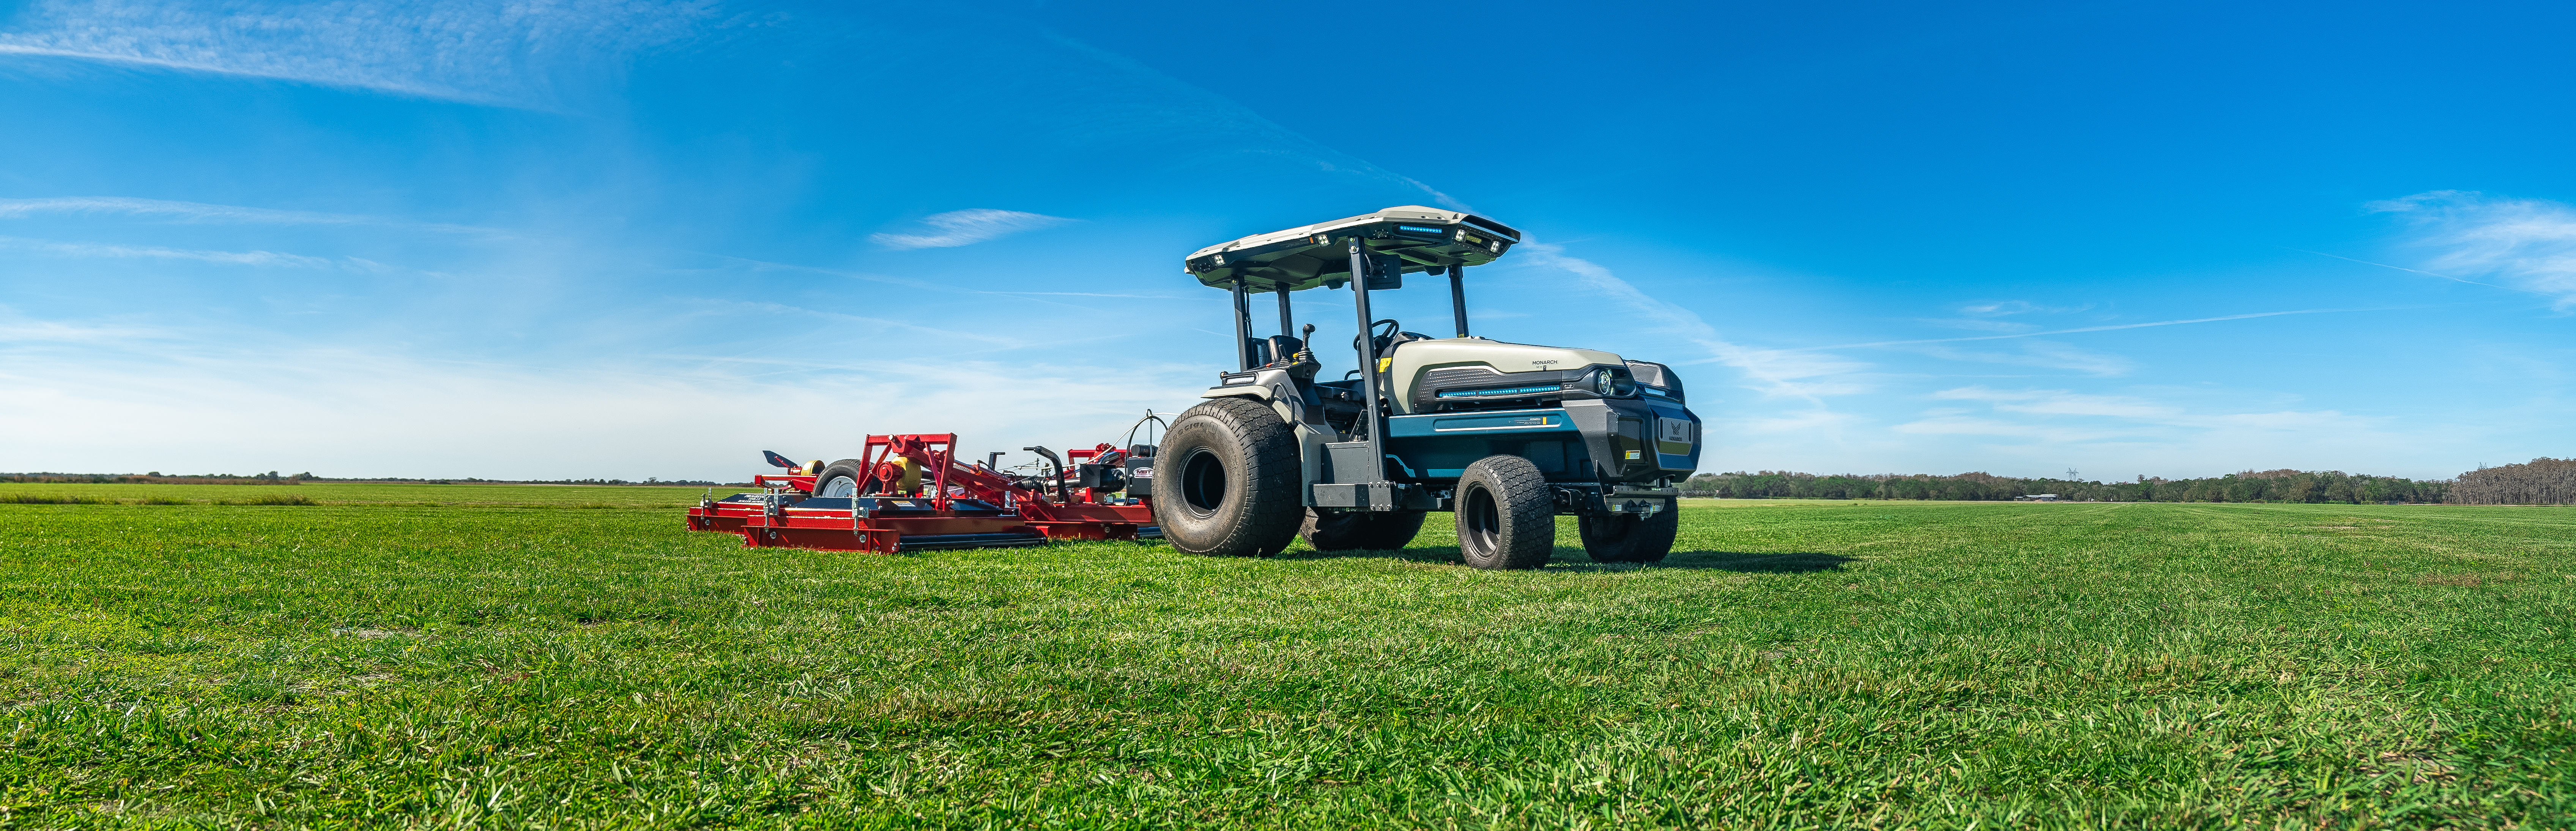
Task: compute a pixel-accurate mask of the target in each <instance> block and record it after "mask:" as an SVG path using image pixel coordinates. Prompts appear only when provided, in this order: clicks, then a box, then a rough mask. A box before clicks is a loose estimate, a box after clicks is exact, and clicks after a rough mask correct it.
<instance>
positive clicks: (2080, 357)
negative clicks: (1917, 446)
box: [1907, 340, 2136, 377]
mask: <svg viewBox="0 0 2576 831" xmlns="http://www.w3.org/2000/svg"><path fill="white" fill-rule="evenodd" d="M2020 346H2021V349H2020V350H2019V351H2014V352H1990V351H1973V350H1966V349H1957V348H1953V347H1949V346H1943V345H1941V344H1921V345H1917V346H1913V347H1907V348H1908V349H1910V350H1911V351H1915V352H1920V353H1923V354H1925V355H1930V356H1932V357H1935V358H1941V359H1944V360H1952V361H1975V362H1979V363H1990V364H2014V365H2019V366H2035V367H2044V368H2048V369H2071V370H2075V371H2077V372H2081V373H2084V374H2086V375H2095V376H2102V377H2112V376H2118V375H2127V374H2129V371H2130V370H2131V369H2134V368H2136V364H2134V363H2132V362H2131V361H2130V360H2129V359H2127V358H2123V357H2120V356H2118V355H2105V354H2102V353H2099V352H2092V351H2088V350H2084V349H2079V348H2076V347H2075V346H2072V345H2069V344H2063V343H2058V342H2056V341H2044V340H2038V341H2024V342H2023V343H2022V344H2021V345H2020Z"/></svg>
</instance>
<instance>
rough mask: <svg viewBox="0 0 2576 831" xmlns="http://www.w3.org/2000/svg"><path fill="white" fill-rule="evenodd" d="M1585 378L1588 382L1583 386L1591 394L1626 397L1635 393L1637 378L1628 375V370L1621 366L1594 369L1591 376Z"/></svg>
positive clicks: (1605, 396) (1604, 396) (1606, 396)
mask: <svg viewBox="0 0 2576 831" xmlns="http://www.w3.org/2000/svg"><path fill="white" fill-rule="evenodd" d="M1585 380H1586V381H1588V382H1589V383H1587V384H1585V385H1584V386H1585V388H1587V389H1590V390H1592V394H1593V395H1598V396H1601V397H1603V398H1626V397H1628V396H1631V395H1636V394H1637V379H1635V378H1633V377H1630V376H1629V375H1628V370H1627V369H1626V368H1623V367H1602V368H1600V369H1595V370H1593V371H1592V377H1590V378H1587V379H1585Z"/></svg>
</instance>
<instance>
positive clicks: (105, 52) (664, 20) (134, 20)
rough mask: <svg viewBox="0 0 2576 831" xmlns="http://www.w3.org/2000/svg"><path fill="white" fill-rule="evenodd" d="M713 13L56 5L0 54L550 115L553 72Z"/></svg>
mask: <svg viewBox="0 0 2576 831" xmlns="http://www.w3.org/2000/svg"><path fill="white" fill-rule="evenodd" d="M713 9H714V3H712V2H710V1H709V0H691V1H689V2H674V3H645V2H627V0H541V2H519V1H518V0H427V1H426V2H371V1H370V0H342V1H341V2H321V3H303V4H297V3H277V2H256V0H254V1H253V2H224V3H215V2H196V3H189V2H165V3H140V2H126V1H125V0H86V2H83V1H82V0H55V1H54V2H45V3H39V4H37V5H36V6H34V7H33V8H32V9H30V10H29V11H28V12H27V13H26V14H25V15H24V16H23V17H22V18H21V23H20V26H19V27H18V28H17V29H16V30H15V31H10V32H6V33H0V54H15V55H24V56H41V57H60V58H73V59H79V60H91V61H105V62H111V63H120V64H126V65H131V66H148V67H158V68H164V69H176V70H183V71H191V72H208V73H217V74H225V75H240V76H249V77H258V78H276V79H282V80H290V81H301V82H306V83H315V84H325V85H330V86H338V87H350V88H357V89H367V90H375V91H379V92H389V93H395V94H400V95H411V96H419V97H425V98H440V99H448V100H456V101H467V102H475V103H490V104H506V105H511V106H547V105H548V104H549V103H550V102H549V101H547V100H546V99H549V98H551V93H552V89H551V85H552V83H553V79H552V78H550V77H548V72H547V69H548V68H549V67H547V66H544V65H542V64H544V63H545V62H550V61H551V62H559V64H558V66H557V67H555V68H571V67H578V66H579V65H580V64H582V63H585V62H599V61H602V60H611V59H615V58H619V57H622V56H623V55H624V54H626V53H629V52H632V51H634V50H636V49H640V48H644V47H647V46H653V45H658V44H662V43H667V42H670V41H672V40H676V39H678V38H680V37H683V36H685V35H686V34H687V33H688V32H689V31H690V30H691V28H692V27H693V26H695V25H696V24H697V23H698V22H699V21H702V20H704V19H706V18H707V17H709V16H710V15H711V14H712V12H713Z"/></svg>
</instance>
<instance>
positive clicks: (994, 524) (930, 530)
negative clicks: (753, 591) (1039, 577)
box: [689, 433, 1154, 554]
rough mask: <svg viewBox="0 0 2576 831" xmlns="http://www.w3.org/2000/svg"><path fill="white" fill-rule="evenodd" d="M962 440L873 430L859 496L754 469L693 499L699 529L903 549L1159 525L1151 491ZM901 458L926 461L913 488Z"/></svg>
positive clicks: (1097, 456) (1096, 453)
mask: <svg viewBox="0 0 2576 831" xmlns="http://www.w3.org/2000/svg"><path fill="white" fill-rule="evenodd" d="M956 448H957V434H955V433H901V434H895V435H887V436H869V437H867V446H866V448H865V449H863V450H862V451H861V453H860V455H859V459H858V460H857V461H858V462H860V466H859V469H860V470H861V471H862V476H863V477H865V479H866V481H863V482H861V483H859V492H860V493H861V494H862V495H861V496H858V497H855V499H854V501H853V502H852V503H842V506H840V507H832V506H828V505H817V506H814V507H811V508H806V507H801V503H803V502H805V501H806V500H808V499H811V498H812V497H810V496H809V494H811V493H813V491H814V488H815V479H816V478H817V477H815V476H812V475H801V474H791V475H784V476H769V475H763V476H754V477H752V480H751V481H752V484H754V485H759V486H761V487H762V488H764V492H763V493H759V494H739V495H736V496H733V497H729V498H727V499H726V500H724V501H716V500H712V499H709V500H702V501H700V502H699V503H698V506H697V507H694V508H690V509H689V530H692V531H716V532H730V533H736V534H741V535H742V540H743V545H744V546H745V547H749V548H771V547H786V548H815V549H824V550H830V551H866V552H872V553H877V554H894V553H898V552H901V551H903V550H904V549H905V547H906V542H907V540H909V541H911V544H912V547H914V548H922V547H937V548H977V547H993V546H1015V545H1031V544H1039V543H1044V542H1048V541H1052V540H1132V539H1136V538H1137V535H1138V532H1139V531H1141V530H1143V529H1147V528H1150V527H1151V526H1152V525H1153V522H1154V510H1153V505H1152V503H1151V502H1150V501H1148V500H1146V499H1132V500H1126V501H1123V502H1121V501H1116V500H1107V497H1108V494H1105V493H1094V492H1093V489H1090V488H1072V487H1070V485H1069V483H1067V482H1066V481H1065V478H1067V477H1070V476H1072V475H1073V474H1074V472H1073V471H1059V472H1058V476H1057V477H1056V478H1055V481H1053V482H1050V483H1045V484H1048V485H1052V486H1053V487H1034V488H1033V487H1029V486H1028V485H1027V484H1024V482H1025V480H1020V479H1014V478H1011V477H1009V476H1005V475H1003V474H1002V473H1001V472H999V471H995V470H993V469H991V468H987V467H984V466H982V465H975V464H965V463H961V462H959V461H958V460H957V458H956ZM1066 455H1067V456H1069V457H1071V458H1072V459H1073V460H1075V461H1076V462H1077V463H1079V462H1080V461H1082V460H1090V461H1092V462H1093V463H1095V464H1116V463H1118V462H1121V461H1124V460H1125V457H1126V451H1125V450H1122V449H1119V448H1118V447H1117V446H1116V445H1111V444H1101V445H1098V446H1096V447H1093V448H1090V449H1085V450H1073V451H1070V452H1068V453H1066ZM898 459H900V460H903V462H909V463H910V467H911V469H914V470H918V471H920V476H919V477H918V479H916V480H915V481H916V483H917V484H916V486H915V489H914V490H913V492H910V493H903V492H899V491H900V490H901V488H902V484H903V481H904V479H905V478H906V474H907V473H908V472H909V471H908V470H907V466H906V464H904V463H903V462H898V461H897V460H898ZM1058 494H1061V495H1062V496H1061V498H1058ZM830 501H832V502H839V501H840V500H838V499H834V500H830Z"/></svg>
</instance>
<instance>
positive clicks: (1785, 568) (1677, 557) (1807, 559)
mask: <svg viewBox="0 0 2576 831" xmlns="http://www.w3.org/2000/svg"><path fill="white" fill-rule="evenodd" d="M1346 557H1370V558H1377V559H1387V560H1405V561H1409V562H1416V563H1446V564H1449V565H1458V566H1463V565H1466V560H1465V559H1464V558H1462V557H1460V556H1459V554H1458V547H1457V546H1454V545H1448V546H1437V547H1432V546H1424V547H1420V548H1406V549H1402V550H1395V551H1384V550H1375V551H1373V550H1352V551H1315V550H1312V549H1308V550H1304V551H1296V552H1291V553H1285V554H1281V555H1279V558H1280V559H1283V560H1331V559H1340V558H1346ZM1855 559H1857V558H1854V557H1845V556H1842V555H1840V554H1826V553H1823V552H1819V551H1792V552H1742V551H1675V552H1673V553H1672V554H1671V555H1669V556H1667V557H1665V558H1664V561H1663V562H1660V563H1653V564H1650V565H1647V566H1645V567H1646V568H1682V569H1708V570H1713V571H1735V572H1743V573H1746V574H1806V573H1809V572H1816V571H1834V570H1838V569H1841V568H1842V567H1843V564H1844V563H1848V562H1852V561H1853V560H1855ZM1548 564H1549V565H1552V566H1572V567H1574V568H1575V569H1577V570H1584V571H1590V570H1597V569H1634V568H1637V567H1638V566H1636V565H1633V564H1629V563H1596V562H1593V561H1592V558H1591V557H1590V556H1588V555H1586V554H1584V553H1583V548H1582V547H1581V546H1572V545H1560V546H1557V547H1556V553H1555V554H1554V555H1553V556H1550V557H1549V558H1548Z"/></svg>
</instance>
